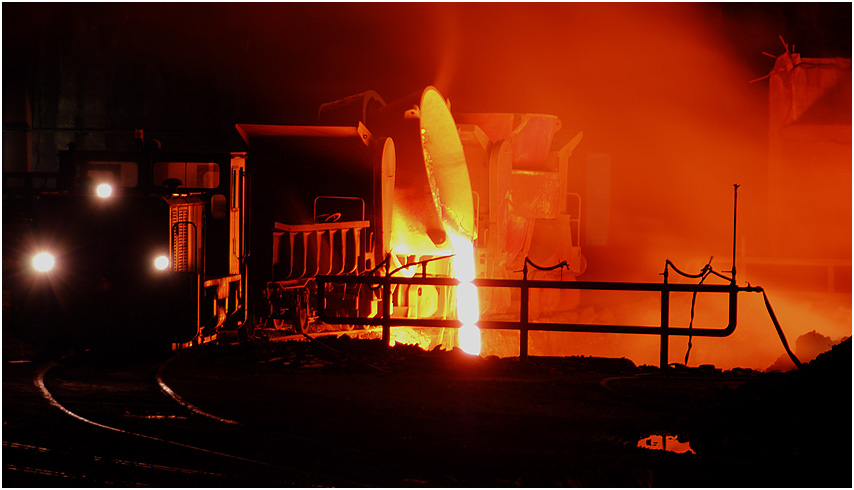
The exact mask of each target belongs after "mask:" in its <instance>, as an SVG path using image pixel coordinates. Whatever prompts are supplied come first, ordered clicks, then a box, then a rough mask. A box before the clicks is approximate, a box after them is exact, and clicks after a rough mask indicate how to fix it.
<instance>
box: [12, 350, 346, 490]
mask: <svg viewBox="0 0 854 490" xmlns="http://www.w3.org/2000/svg"><path fill="white" fill-rule="evenodd" d="M179 355H180V354H179ZM171 360H172V359H171V358H170V359H166V360H164V359H158V360H151V359H117V358H105V357H103V356H97V355H94V354H92V353H90V352H84V353H80V354H76V355H72V356H68V357H65V358H63V359H60V360H58V361H53V362H49V363H46V364H43V365H41V366H40V367H38V368H37V366H35V365H34V366H31V368H30V369H31V370H33V369H34V370H35V372H34V374H33V375H32V384H31V385H30V386H32V387H34V388H35V391H36V392H37V393H38V395H39V396H40V397H41V401H42V402H43V404H45V405H49V407H50V412H51V413H52V415H51V416H50V419H51V420H56V418H57V417H56V416H57V414H59V415H60V416H61V419H62V421H60V422H56V426H55V428H53V429H51V432H52V434H51V435H49V436H47V437H46V438H42V439H41V440H35V442H33V439H28V437H27V436H26V435H24V434H20V435H18V434H15V435H11V436H10V437H9V438H7V437H6V436H7V433H8V432H9V431H6V432H4V441H3V455H4V472H3V474H4V479H5V480H6V482H7V484H10V482H16V481H20V482H22V486H29V482H32V483H33V484H36V485H38V486H41V485H42V484H43V485H45V486H54V485H59V486H79V485H83V486H104V485H110V486H112V485H120V486H169V487H180V486H211V487H214V486H217V487H221V486H309V485H318V484H320V485H324V486H327V485H328V486H360V484H359V483H357V482H353V481H350V480H346V479H342V478H336V477H334V476H329V475H326V474H322V473H321V472H319V471H318V470H317V468H316V465H314V464H312V462H311V461H310V460H309V459H306V458H305V457H304V456H302V455H304V452H303V450H297V449H296V448H297V447H298V446H299V445H302V446H303V447H311V446H312V444H313V445H315V446H318V445H321V446H322V443H320V442H319V441H305V440H302V441H299V443H297V442H295V441H293V440H291V441H288V438H289V434H287V433H279V434H272V433H267V434H263V433H260V432H259V426H257V425H253V424H250V425H249V426H247V425H245V424H242V423H241V422H239V421H238V420H234V419H233V418H229V417H224V416H219V415H216V414H213V413H209V412H207V411H205V410H203V409H202V408H200V407H197V406H195V405H193V404H192V403H191V402H190V401H188V400H187V399H186V398H185V397H183V396H182V395H181V394H180V393H178V392H176V390H174V389H173V388H172V387H170V386H169V385H168V384H167V383H166V382H165V381H164V379H163V376H162V374H163V371H164V369H168V365H169V362H170V361H171ZM36 368H37V369H36ZM5 385H6V380H5V378H4V387H5ZM4 391H6V390H5V388H4ZM5 407H6V404H5V403H4V408H5ZM13 411H14V410H13ZM31 415H34V414H31ZM243 415H244V416H246V417H251V411H247V412H246V413H244V414H243ZM5 421H6V416H5V414H4V422H5ZM4 425H5V423H4ZM306 443H308V444H306ZM303 468H308V469H303ZM11 484H12V485H13V486H16V485H15V484H14V483H11Z"/></svg>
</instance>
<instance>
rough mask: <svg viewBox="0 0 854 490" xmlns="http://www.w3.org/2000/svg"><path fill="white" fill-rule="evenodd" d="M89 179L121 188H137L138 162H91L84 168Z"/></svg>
mask: <svg viewBox="0 0 854 490" xmlns="http://www.w3.org/2000/svg"><path fill="white" fill-rule="evenodd" d="M82 171H83V172H84V175H85V177H86V178H87V179H90V180H92V181H94V182H101V181H105V182H112V183H114V185H118V186H120V187H136V185H137V184H138V183H139V169H138V167H137V164H136V162H106V161H104V162H96V161H90V162H88V163H86V164H85V165H84V166H83V167H82Z"/></svg>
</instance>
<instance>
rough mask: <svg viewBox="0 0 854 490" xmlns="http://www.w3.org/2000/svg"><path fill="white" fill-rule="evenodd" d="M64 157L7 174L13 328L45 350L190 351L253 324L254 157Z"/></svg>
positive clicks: (77, 153) (7, 274) (6, 249)
mask: <svg viewBox="0 0 854 490" xmlns="http://www.w3.org/2000/svg"><path fill="white" fill-rule="evenodd" d="M157 146H159V145H158V143H157V141H156V140H152V142H150V144H148V145H145V146H144V148H143V149H142V150H141V151H130V152H121V151H86V150H78V149H77V148H76V147H74V145H73V144H72V145H70V148H69V149H68V150H63V151H60V152H59V171H58V172H54V173H17V174H16V173H7V174H4V203H3V204H4V206H3V213H4V237H3V238H4V243H3V259H4V264H3V272H4V278H3V279H4V293H6V292H7V291H8V293H7V294H8V310H7V311H4V324H8V325H12V326H13V328H15V329H16V330H17V332H16V333H17V334H18V335H19V337H21V338H23V339H26V340H31V341H34V342H44V341H62V342H80V343H82V344H83V345H87V346H92V345H100V344H104V345H111V346H116V345H123V344H124V345H138V344H143V345H151V346H154V345H158V346H164V345H166V344H168V345H171V347H172V348H173V349H177V348H182V347H188V346H191V345H196V344H199V343H203V342H205V341H209V340H212V339H214V338H216V334H217V331H218V330H220V329H222V328H238V327H241V326H242V325H243V324H245V322H246V317H247V309H246V291H247V284H246V277H247V275H246V266H245V255H246V253H247V248H246V239H245V225H246V218H247V214H246V194H245V186H246V183H245V182H246V177H245V161H246V155H245V153H231V154H215V153H183V152H182V153H176V152H166V151H160V150H159V149H158V148H157Z"/></svg>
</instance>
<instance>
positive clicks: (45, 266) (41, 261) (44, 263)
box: [33, 252, 56, 272]
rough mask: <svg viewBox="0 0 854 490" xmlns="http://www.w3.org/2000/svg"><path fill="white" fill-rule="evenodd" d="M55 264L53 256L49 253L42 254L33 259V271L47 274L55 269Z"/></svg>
mask: <svg viewBox="0 0 854 490" xmlns="http://www.w3.org/2000/svg"><path fill="white" fill-rule="evenodd" d="M55 263H56V261H54V259H53V255H51V254H49V253H47V252H42V253H40V254H38V255H36V256H35V257H33V269H35V270H37V271H39V272H47V271H49V270H51V269H53V266H54V264H55Z"/></svg>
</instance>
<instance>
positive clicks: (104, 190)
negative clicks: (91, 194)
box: [95, 183, 113, 199]
mask: <svg viewBox="0 0 854 490" xmlns="http://www.w3.org/2000/svg"><path fill="white" fill-rule="evenodd" d="M95 194H97V195H98V197H100V198H101V199H106V198H108V197H110V196H112V195H113V186H111V185H110V184H107V183H103V184H98V187H96V188H95Z"/></svg>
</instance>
